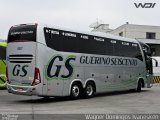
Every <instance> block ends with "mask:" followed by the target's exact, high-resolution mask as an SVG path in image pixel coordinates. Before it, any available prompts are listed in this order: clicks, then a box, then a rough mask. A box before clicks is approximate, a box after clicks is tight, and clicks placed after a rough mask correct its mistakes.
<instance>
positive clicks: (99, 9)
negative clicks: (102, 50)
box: [0, 0, 160, 39]
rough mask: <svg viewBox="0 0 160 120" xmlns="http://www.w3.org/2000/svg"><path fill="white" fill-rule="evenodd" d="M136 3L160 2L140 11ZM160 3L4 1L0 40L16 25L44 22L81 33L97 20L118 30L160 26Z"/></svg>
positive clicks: (0, 13)
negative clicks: (131, 27)
mask: <svg viewBox="0 0 160 120" xmlns="http://www.w3.org/2000/svg"><path fill="white" fill-rule="evenodd" d="M134 3H156V5H155V7H154V8H136V7H135V5H134ZM159 11H160V0H0V39H7V34H8V31H9V28H10V27H11V26H12V25H17V24H23V23H44V24H49V25H56V26H60V27H65V28H69V29H76V30H80V31H91V28H90V27H89V26H90V25H91V24H92V23H95V22H97V21H99V22H101V23H106V24H109V26H110V28H111V29H115V28H117V27H119V26H121V25H122V24H125V23H126V22H129V23H130V24H140V25H154V26H160V13H159Z"/></svg>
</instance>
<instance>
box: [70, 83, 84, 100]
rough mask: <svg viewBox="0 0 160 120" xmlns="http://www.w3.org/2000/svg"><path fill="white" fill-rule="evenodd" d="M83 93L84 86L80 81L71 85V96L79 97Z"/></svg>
mask: <svg viewBox="0 0 160 120" xmlns="http://www.w3.org/2000/svg"><path fill="white" fill-rule="evenodd" d="M81 95H82V86H81V85H80V84H79V83H74V84H73V85H72V87H71V98H72V99H78V98H80V97H81Z"/></svg>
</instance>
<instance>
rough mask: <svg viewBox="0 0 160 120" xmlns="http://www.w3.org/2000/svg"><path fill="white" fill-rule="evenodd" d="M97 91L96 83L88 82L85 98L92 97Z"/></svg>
mask: <svg viewBox="0 0 160 120" xmlns="http://www.w3.org/2000/svg"><path fill="white" fill-rule="evenodd" d="M94 93H95V85H94V83H93V82H88V83H87V84H86V87H85V89H84V97H85V98H92V97H93V96H94Z"/></svg>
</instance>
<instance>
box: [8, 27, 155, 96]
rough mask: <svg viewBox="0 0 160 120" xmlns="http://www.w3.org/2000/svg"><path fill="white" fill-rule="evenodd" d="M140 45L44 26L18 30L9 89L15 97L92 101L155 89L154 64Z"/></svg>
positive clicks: (12, 34)
mask: <svg viewBox="0 0 160 120" xmlns="http://www.w3.org/2000/svg"><path fill="white" fill-rule="evenodd" d="M149 54H150V53H148V52H144V51H143V49H142V47H141V44H140V43H139V42H138V41H137V40H135V39H129V38H123V37H118V36H113V35H110V34H102V33H90V32H79V31H73V30H69V29H63V28H59V27H54V26H48V25H41V24H20V25H16V26H12V27H11V28H10V30H9V34H8V46H7V88H8V91H9V92H11V93H13V94H21V95H37V96H43V97H49V96H55V97H56V96H71V97H72V98H74V99H77V98H80V97H82V96H85V97H92V96H93V95H94V94H95V93H103V92H108V91H122V90H131V89H132V90H137V91H141V88H142V87H150V81H151V77H150V76H151V75H152V72H151V70H150V69H149V68H150V67H152V66H151V64H149V63H150V61H151V60H150V59H148V57H147V55H149Z"/></svg>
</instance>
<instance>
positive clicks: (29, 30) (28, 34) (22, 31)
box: [8, 25, 37, 42]
mask: <svg viewBox="0 0 160 120" xmlns="http://www.w3.org/2000/svg"><path fill="white" fill-rule="evenodd" d="M36 28H37V25H20V26H15V27H11V29H10V30H9V34H8V42H15V41H17V40H27V41H34V42H35V41H36Z"/></svg>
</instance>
